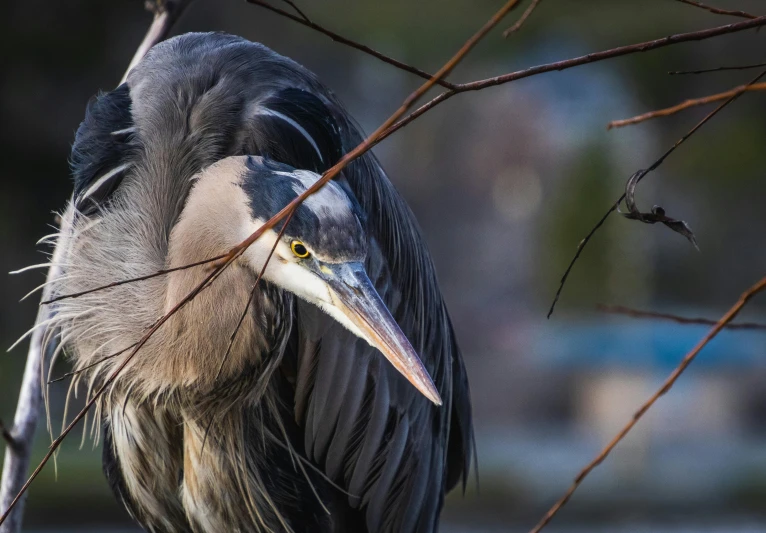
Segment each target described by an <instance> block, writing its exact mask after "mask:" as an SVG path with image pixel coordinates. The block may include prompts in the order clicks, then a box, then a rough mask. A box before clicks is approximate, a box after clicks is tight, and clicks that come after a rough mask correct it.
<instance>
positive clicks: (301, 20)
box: [247, 0, 455, 89]
mask: <svg viewBox="0 0 766 533" xmlns="http://www.w3.org/2000/svg"><path fill="white" fill-rule="evenodd" d="M285 1H286V0H285ZM247 2H248V3H250V4H254V5H257V6H261V7H263V8H265V9H268V10H269V11H272V12H274V13H277V14H278V15H281V16H283V17H286V18H289V19H290V20H294V21H295V22H297V23H298V24H303V25H304V26H306V27H307V28H311V29H312V30H316V31H318V32H319V33H321V34H323V35H326V36H328V37H329V38H330V39H332V40H333V41H335V42H337V43H341V44H345V45H346V46H350V47H351V48H354V49H356V50H360V51H362V52H364V53H365V54H369V55H371V56H372V57H375V58H377V59H380V60H381V61H383V62H384V63H388V64H389V65H393V66H395V67H397V68H399V69H402V70H404V71H407V72H410V73H412V74H415V75H416V76H420V77H421V78H423V79H425V80H429V79H431V78H432V77H433V76H432V75H431V74H429V73H428V72H425V71H423V70H420V69H419V68H417V67H413V66H412V65H408V64H407V63H403V62H401V61H399V60H397V59H394V58H393V57H390V56H387V55H385V54H382V53H380V52H378V51H377V50H373V49H372V48H370V47H369V46H366V45H363V44H361V43H358V42H357V41H354V40H353V39H349V38H348V37H343V36H342V35H339V34H337V33H335V32H334V31H330V30H328V29H327V28H325V27H324V26H321V25H319V24H317V23H315V22H312V21H311V20H309V18H308V17H307V16H306V15H304V14H303V12H301V11H300V10H299V9H298V7H297V6H296V5H295V4H293V3H292V2H289V3H290V5H291V6H292V7H293V9H295V10H296V11H298V12H299V14H300V15H301V16H296V15H293V14H292V13H290V12H288V11H285V10H284V9H280V8H278V7H276V6H273V5H271V4H270V3H269V2H267V1H265V0H247ZM436 83H437V84H438V85H441V86H442V87H446V88H447V89H453V88H454V87H455V84H453V83H450V82H448V81H446V80H442V79H440V80H438V81H437V82H436Z"/></svg>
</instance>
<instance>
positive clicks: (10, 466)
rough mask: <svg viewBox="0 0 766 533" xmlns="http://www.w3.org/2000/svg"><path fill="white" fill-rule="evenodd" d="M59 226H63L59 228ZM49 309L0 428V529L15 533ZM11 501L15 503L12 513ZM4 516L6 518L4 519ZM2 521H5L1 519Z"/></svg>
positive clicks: (42, 312) (53, 272)
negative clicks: (7, 422)
mask: <svg viewBox="0 0 766 533" xmlns="http://www.w3.org/2000/svg"><path fill="white" fill-rule="evenodd" d="M62 229H63V228H62ZM59 255H60V252H59V251H58V249H57V250H56V251H54V254H53V258H52V261H51V267H50V268H49V269H48V277H47V280H46V286H45V288H44V289H43V298H45V297H46V296H47V295H48V294H49V292H50V284H49V283H50V282H51V281H53V280H54V279H56V278H57V277H58V276H59V275H61V268H60V267H59V266H56V265H58V264H59V263H60V262H61V261H60V257H59ZM49 314H50V311H49V309H47V308H41V309H39V310H38V313H37V319H36V320H35V329H34V331H33V332H32V336H31V337H30V340H29V351H28V353H27V363H26V366H25V367H24V376H23V378H22V380H21V390H20V392H19V399H18V404H17V406H16V414H15V416H14V419H13V427H12V429H10V430H8V429H5V428H4V429H3V435H4V436H5V438H6V440H7V439H8V436H11V442H13V445H9V446H7V447H6V449H5V461H4V463H3V473H2V481H1V482H0V510H2V509H7V511H6V512H5V515H4V516H3V519H2V520H0V533H18V532H19V531H21V522H22V517H23V512H24V502H23V500H22V501H21V503H20V504H19V496H18V495H17V494H18V493H19V491H20V487H22V485H23V483H24V480H25V479H26V477H27V472H28V471H29V461H30V457H31V453H32V441H33V440H34V436H35V429H36V428H37V421H38V419H39V417H40V407H41V405H42V384H41V383H40V374H41V371H42V367H43V360H44V358H45V346H44V339H45V329H44V328H42V327H40V324H42V323H43V322H45V321H46V320H47V319H48V318H49ZM13 505H18V506H17V508H16V509H15V511H14V512H13V513H11V511H13ZM6 519H7V521H6ZM3 522H5V523H3Z"/></svg>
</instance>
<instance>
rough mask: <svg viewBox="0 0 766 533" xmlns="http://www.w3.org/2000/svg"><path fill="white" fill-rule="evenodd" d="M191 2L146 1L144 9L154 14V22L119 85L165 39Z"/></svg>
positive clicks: (187, 0) (170, 0)
mask: <svg viewBox="0 0 766 533" xmlns="http://www.w3.org/2000/svg"><path fill="white" fill-rule="evenodd" d="M191 2H192V0H147V1H146V4H145V5H146V9H148V10H149V11H151V12H152V13H154V20H153V21H152V25H151V26H149V31H147V32H146V36H144V40H143V41H141V44H140V45H138V50H136V53H135V55H133V59H131V60H130V65H128V68H127V70H126V71H125V74H124V75H123V76H122V79H121V80H120V83H121V84H122V83H125V80H127V79H128V74H129V73H130V71H131V70H133V68H134V67H135V66H136V65H138V63H139V62H140V61H141V60H142V59H143V58H144V56H145V55H146V53H147V52H148V51H149V49H150V48H151V47H152V46H154V45H155V44H157V43H158V42H160V41H162V40H163V39H165V37H167V35H168V33H169V32H170V28H172V27H173V24H175V22H176V20H178V17H180V16H181V13H183V11H184V10H185V9H186V8H187V7H188V6H189V4H191Z"/></svg>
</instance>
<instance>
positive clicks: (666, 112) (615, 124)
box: [606, 83, 766, 130]
mask: <svg viewBox="0 0 766 533" xmlns="http://www.w3.org/2000/svg"><path fill="white" fill-rule="evenodd" d="M764 90H766V83H754V84H752V85H740V86H739V87H735V88H733V89H729V90H728V91H725V92H722V93H718V94H711V95H709V96H704V97H702V98H692V99H689V100H685V101H683V102H681V103H680V104H676V105H674V106H671V107H666V108H665V109H658V110H656V111H649V112H648V113H643V114H641V115H638V116H635V117H631V118H624V119H621V120H613V121H612V122H610V123H609V124H607V126H606V129H607V130H611V129H612V128H622V127H623V126H630V125H633V124H639V123H641V122H645V121H647V120H651V119H653V118H658V117H667V116H670V115H674V114H676V113H678V112H680V111H683V110H685V109H689V108H692V107H696V106H701V105H705V104H712V103H713V102H720V101H721V100H726V99H727V98H731V97H732V96H735V95H738V94H742V93H744V92H748V91H764Z"/></svg>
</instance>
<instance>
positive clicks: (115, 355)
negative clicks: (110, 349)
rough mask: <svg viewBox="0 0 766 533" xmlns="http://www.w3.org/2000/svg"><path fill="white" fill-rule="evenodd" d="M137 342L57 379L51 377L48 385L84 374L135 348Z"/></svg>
mask: <svg viewBox="0 0 766 533" xmlns="http://www.w3.org/2000/svg"><path fill="white" fill-rule="evenodd" d="M137 344H138V342H134V343H133V344H131V345H130V346H128V347H127V348H123V349H122V350H120V351H119V352H114V353H112V354H109V355H105V356H104V357H102V358H101V359H99V360H98V361H94V362H93V363H91V364H89V365H87V366H84V367H82V368H78V369H77V370H72V371H71V372H67V373H66V374H62V375H60V376H59V377H57V378H55V379H51V380H48V385H50V384H51V383H56V382H58V381H63V380H65V379H66V378H68V377H71V376H76V375H77V374H82V373H83V372H85V371H86V370H90V369H91V368H93V367H94V366H98V365H100V364H101V363H103V362H104V361H109V360H110V359H114V358H115V357H117V356H118V355H122V354H124V353H125V352H127V351H128V350H131V349H133V348H135V347H136V345H137Z"/></svg>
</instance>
